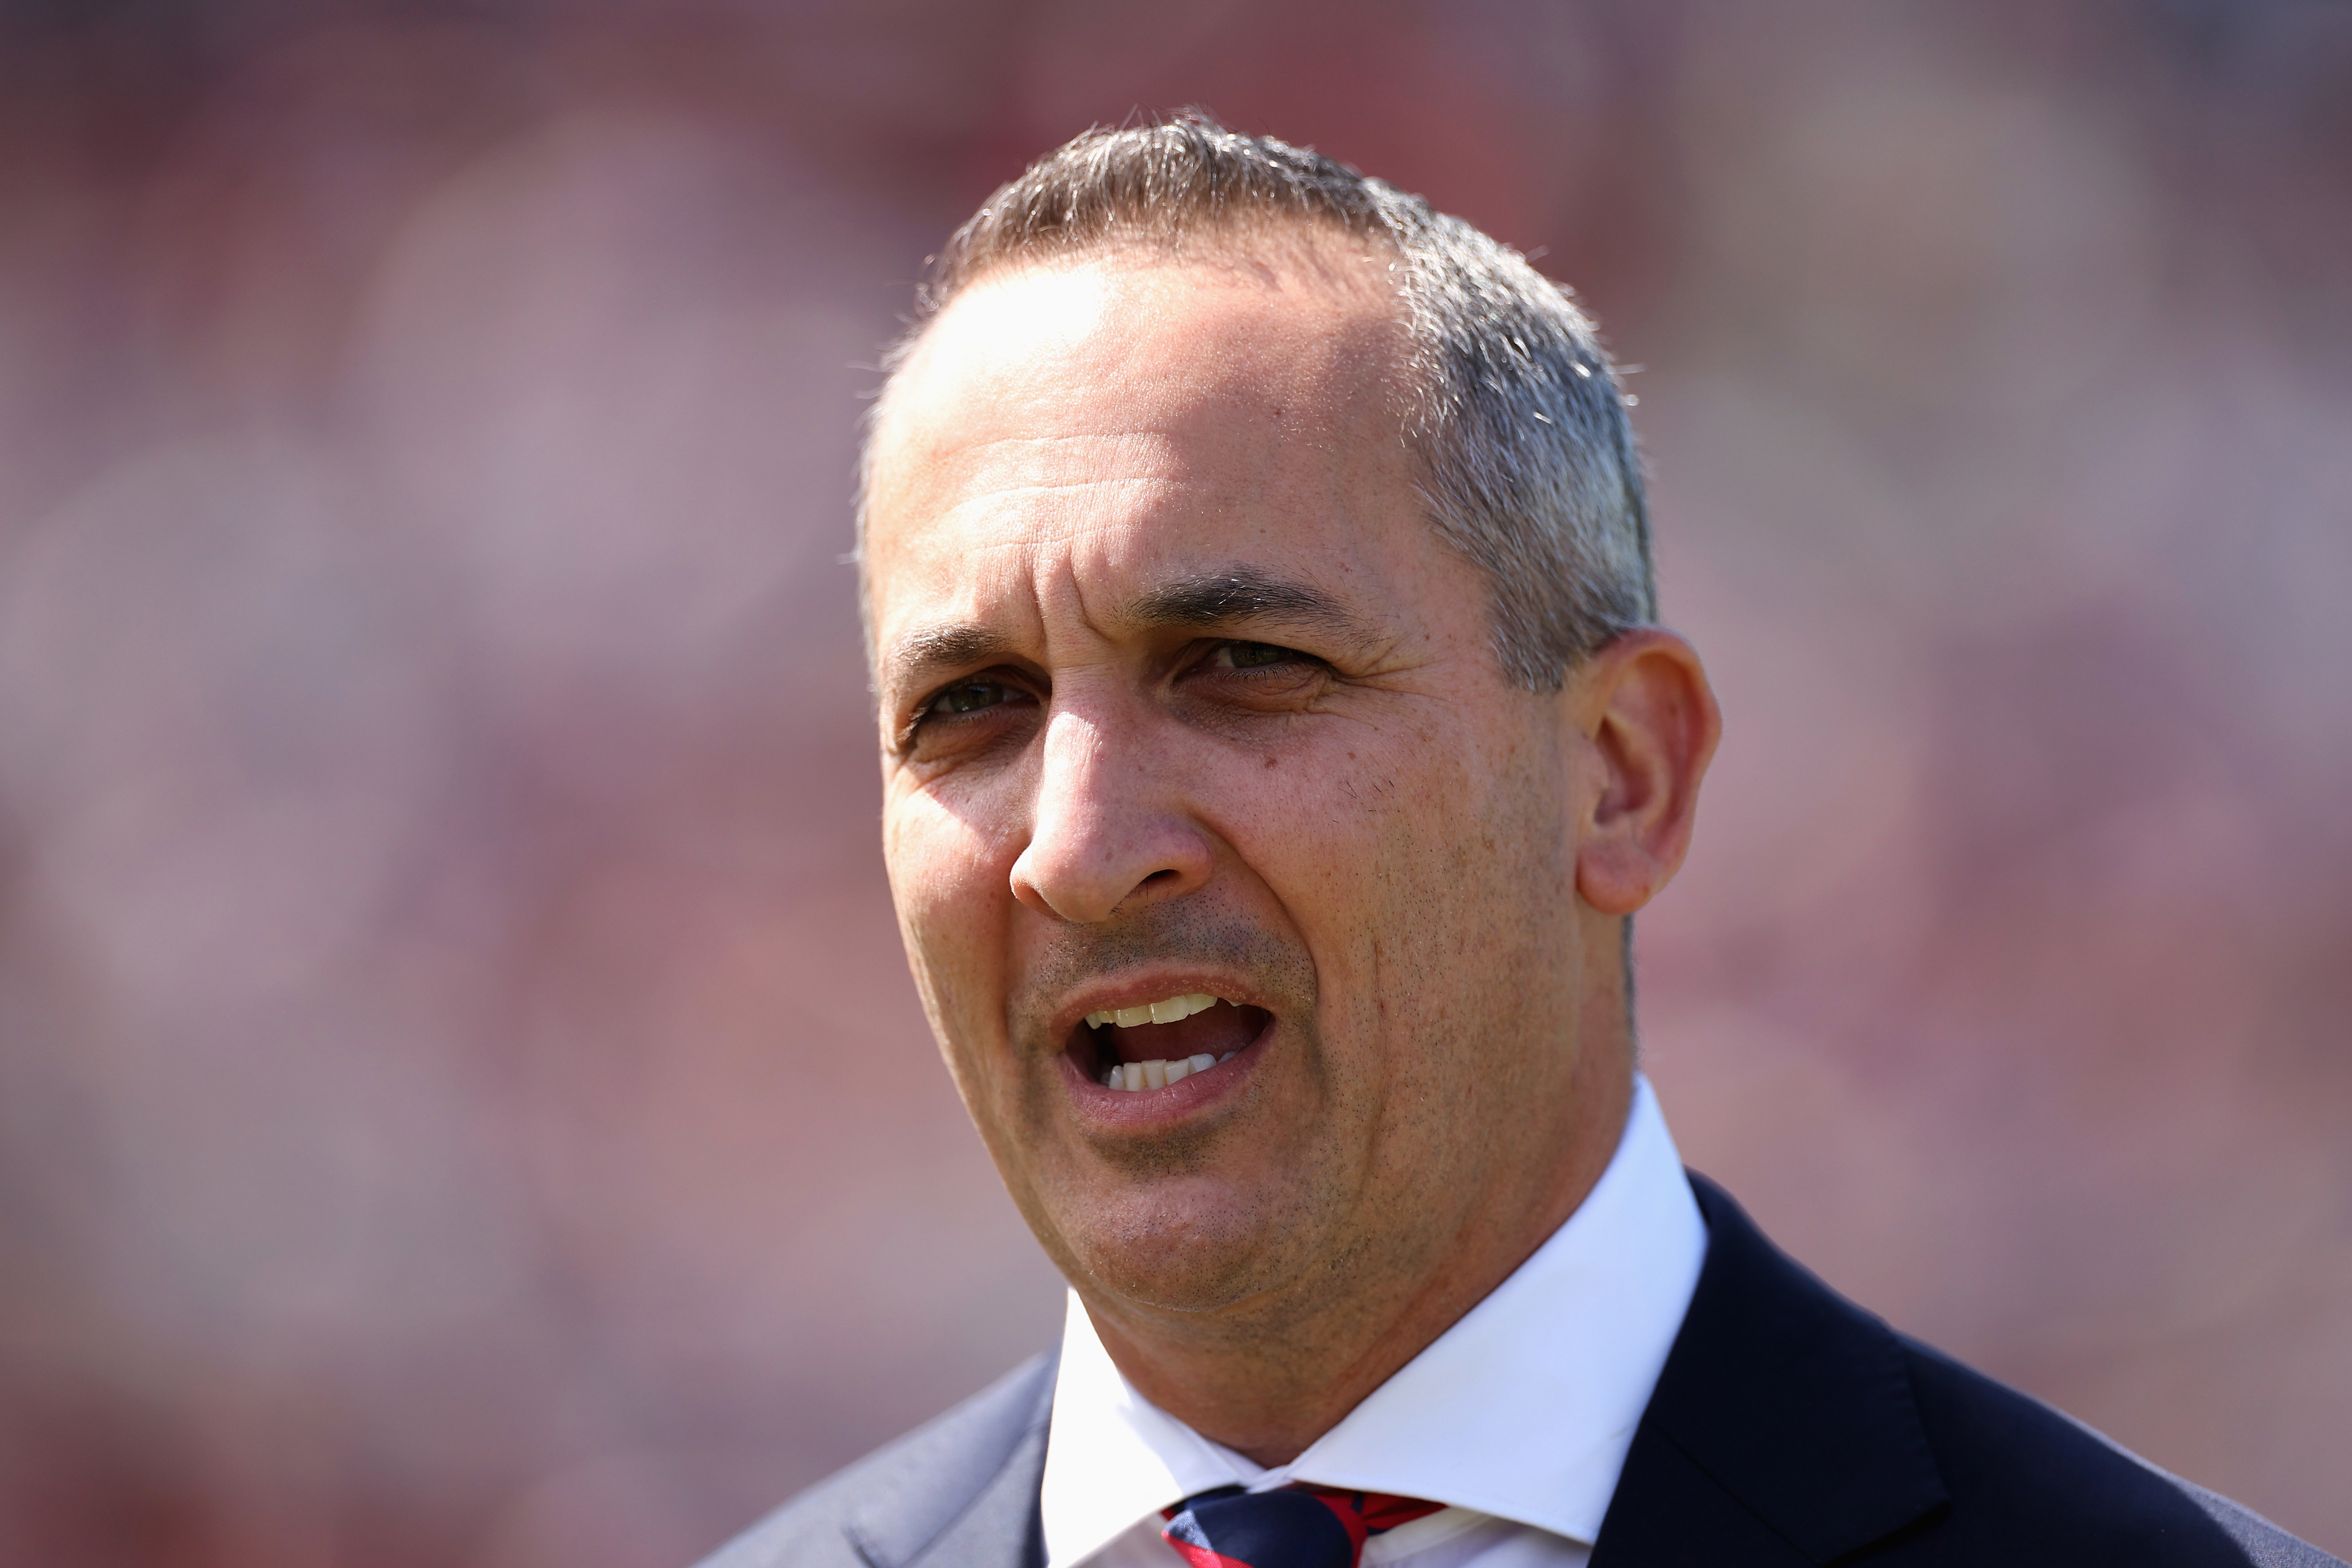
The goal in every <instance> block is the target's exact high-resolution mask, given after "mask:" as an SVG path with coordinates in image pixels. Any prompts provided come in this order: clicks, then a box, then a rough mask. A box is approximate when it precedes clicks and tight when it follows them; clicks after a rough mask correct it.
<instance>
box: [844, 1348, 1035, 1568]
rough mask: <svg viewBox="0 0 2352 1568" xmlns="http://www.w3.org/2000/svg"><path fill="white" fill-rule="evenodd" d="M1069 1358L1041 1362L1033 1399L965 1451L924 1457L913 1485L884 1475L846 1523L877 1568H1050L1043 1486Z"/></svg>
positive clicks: (1012, 1404) (908, 1471)
mask: <svg viewBox="0 0 2352 1568" xmlns="http://www.w3.org/2000/svg"><path fill="white" fill-rule="evenodd" d="M1059 1361H1060V1358H1059V1357H1058V1356H1045V1357H1041V1358H1039V1359H1038V1360H1037V1361H1036V1362H1034V1363H1031V1364H1030V1365H1029V1366H1027V1367H1024V1368H1023V1369H1022V1371H1021V1373H1017V1374H1015V1375H1016V1376H1018V1377H1023V1378H1025V1379H1026V1380H1027V1381H1028V1383H1029V1387H1028V1388H1027V1389H1025V1390H1024V1391H1023V1392H1024V1394H1025V1395H1026V1397H1024V1398H1020V1399H1016V1400H1013V1401H1008V1402H1007V1404H1006V1405H1005V1407H1004V1409H1003V1418H1002V1419H1001V1420H999V1421H997V1422H993V1423H991V1424H990V1426H989V1427H988V1428H987V1429H985V1430H982V1431H977V1432H974V1433H972V1434H970V1435H969V1436H966V1438H965V1440H964V1441H963V1442H961V1443H960V1444H959V1445H958V1451H957V1452H956V1453H954V1454H941V1453H937V1452H931V1451H928V1450H927V1451H924V1452H923V1453H921V1454H920V1456H919V1460H917V1461H916V1462H912V1463H909V1464H908V1466H907V1467H906V1468H905V1475H904V1477H903V1483H904V1484H903V1486H900V1485H894V1484H892V1483H893V1479H894V1478H882V1477H877V1479H876V1481H875V1483H874V1485H873V1487H872V1489H871V1490H869V1492H868V1493H867V1495H866V1497H865V1498H864V1499H863V1500H861V1501H860V1503H859V1505H858V1507H857V1509H856V1512H855V1513H853V1514H852V1515H851V1516H850V1518H849V1519H848V1520H847V1521H845V1523H844V1525H843V1529H844V1530H845V1531H846V1532H847V1534H848V1536H849V1542H850V1544H851V1545H852V1546H853V1547H855V1548H856V1552H857V1555H858V1556H859V1557H860V1558H861V1559H863V1560H864V1561H865V1563H866V1564H867V1565H868V1568H1045V1534H1044V1529H1043V1525H1042V1522H1041V1521H1040V1520H1039V1518H1038V1513H1037V1489H1038V1484H1039V1482H1040V1481H1041V1480H1042V1479H1044V1477H1045V1433H1046V1425H1047V1422H1048V1420H1049V1419H1050V1418H1051V1416H1052V1415H1053V1411H1054V1374H1055V1371H1056V1369H1057V1365H1058V1363H1059ZM948 1469H952V1471H953V1472H954V1474H953V1476H952V1477H943V1475H942V1471H943V1470H948Z"/></svg>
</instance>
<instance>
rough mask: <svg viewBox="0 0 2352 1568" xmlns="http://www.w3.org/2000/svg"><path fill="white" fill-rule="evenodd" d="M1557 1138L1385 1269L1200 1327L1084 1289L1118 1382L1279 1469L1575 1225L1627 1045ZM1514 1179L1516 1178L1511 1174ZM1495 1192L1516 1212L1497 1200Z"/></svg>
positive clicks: (1340, 1272)
mask: <svg viewBox="0 0 2352 1568" xmlns="http://www.w3.org/2000/svg"><path fill="white" fill-rule="evenodd" d="M1567 1097H1568V1098H1567V1104H1566V1108H1565V1114H1564V1121H1565V1123H1566V1132H1567V1135H1566V1136H1564V1137H1561V1138H1559V1139H1558V1140H1557V1141H1556V1142H1551V1143H1550V1144H1549V1148H1550V1149H1551V1150H1553V1151H1557V1153H1556V1154H1554V1155H1553V1156H1552V1158H1551V1159H1550V1161H1549V1164H1547V1165H1546V1166H1544V1167H1542V1168H1541V1169H1540V1170H1539V1171H1538V1178H1537V1179H1534V1180H1529V1181H1525V1182H1518V1181H1501V1182H1496V1183H1492V1184H1486V1186H1484V1187H1483V1188H1482V1190H1481V1191H1479V1192H1478V1193H1476V1194H1465V1198H1466V1199H1467V1200H1468V1201H1465V1204H1464V1205H1463V1207H1462V1210H1461V1214H1460V1224H1459V1226H1458V1227H1455V1228H1454V1229H1453V1231H1452V1234H1451V1235H1448V1236H1444V1237H1440V1238H1439V1239H1438V1240H1437V1241H1435V1242H1434V1243H1433V1245H1431V1246H1429V1247H1425V1248H1423V1249H1421V1251H1420V1253H1419V1256H1418V1257H1417V1258H1413V1259H1409V1260H1406V1266H1405V1267H1403V1268H1397V1267H1396V1263H1397V1261H1398V1260H1397V1259H1396V1258H1394V1256H1393V1253H1392V1252H1391V1254H1390V1255H1389V1256H1388V1257H1386V1258H1383V1260H1382V1263H1381V1266H1380V1267H1379V1268H1373V1267H1370V1266H1369V1265H1367V1264H1365V1263H1364V1261H1363V1259H1364V1258H1365V1257H1366V1255H1367V1249H1364V1248H1360V1247H1358V1248H1347V1249H1342V1251H1343V1253H1344V1254H1345V1256H1344V1257H1343V1258H1342V1260H1341V1261H1340V1262H1339V1263H1338V1264H1336V1265H1335V1266H1334V1267H1333V1268H1331V1269H1329V1270H1328V1271H1327V1272H1325V1273H1324V1274H1322V1275H1321V1276H1320V1277H1319V1278H1318V1279H1305V1280H1300V1281H1297V1282H1296V1283H1295V1284H1294V1285H1292V1286H1290V1287H1288V1288H1286V1289H1282V1290H1277V1291H1269V1292H1266V1293H1265V1295H1263V1296H1260V1297H1256V1298H1253V1299H1251V1300H1246V1301H1242V1302H1237V1303H1234V1305H1233V1306H1231V1307H1229V1308H1226V1309H1223V1310H1219V1311H1216V1312H1212V1313H1184V1314H1174V1313H1167V1312H1160V1311H1154V1310H1149V1309H1142V1308H1139V1307H1138V1306H1136V1305H1135V1304H1134V1303H1131V1302H1127V1301H1122V1300H1116V1299H1102V1300H1097V1292H1095V1291H1092V1290H1088V1289H1085V1288H1083V1287H1082V1288H1081V1300H1084V1301H1085V1303H1086V1306H1087V1315H1088V1316H1089V1318H1090V1319H1091V1320H1092V1321H1093V1323H1094V1327H1095V1332H1096V1333H1097V1336H1099V1337H1100V1339H1101V1341H1102V1343H1103V1348H1104V1349H1105V1350H1106V1351H1108V1352H1109V1354H1110V1358H1111V1360H1112V1361H1113V1362H1114V1363H1117V1365H1118V1369H1119V1371H1120V1373H1122V1374H1124V1375H1125V1377H1126V1378H1127V1380H1128V1382H1129V1384H1133V1385H1134V1387H1135V1389H1136V1392H1138V1393H1139V1394H1142V1395H1143V1396H1144V1397H1145V1398H1146V1399H1148V1400H1150V1402H1151V1403H1152V1404H1154V1405H1158V1406H1159V1407H1160V1409H1162V1410H1164V1411H1166V1412H1168V1414H1170V1415H1173V1416H1175V1417H1176V1418H1177V1419H1178V1420H1180V1421H1181V1422H1183V1423H1184V1424H1185V1425H1186V1426H1190V1427H1192V1429H1193V1430H1194V1431H1196V1432H1198V1433H1200V1434H1201V1435H1202V1436H1205V1437H1208V1438H1210V1439H1212V1440H1213V1441H1214V1442H1217V1443H1220V1444H1223V1446H1224V1447H1228V1448H1231V1449H1233V1450H1234V1451H1235V1452H1236V1453H1240V1454H1243V1455H1245V1456H1247V1457H1248V1458H1251V1459H1253V1460H1255V1462H1256V1463H1258V1464H1261V1465H1265V1466H1268V1467H1272V1466H1276V1465H1281V1464H1286V1463H1288V1462H1289V1461H1290V1460H1292V1459H1295V1458H1297V1457H1298V1456H1299V1455H1300V1454H1301V1453H1303V1452H1304V1451H1305V1450H1306V1448H1307V1446H1308V1445H1309V1444H1311V1443H1313V1442H1314V1441H1315V1440H1316V1439H1317V1438H1318V1437H1320V1436H1322V1435H1323V1434H1324V1433H1326V1432H1328V1431H1329V1430H1330V1429H1331V1428H1332V1427H1334V1426H1338V1425H1339V1422H1340V1420H1341V1419H1342V1418H1343V1417H1345V1416H1346V1415H1347V1414H1348V1413H1349V1411H1350V1410H1353V1409H1354V1408H1355V1407H1356V1406H1357V1405H1359V1404H1360V1403H1362V1401H1363V1400H1364V1398H1365V1396H1366V1395H1368V1394H1370V1393H1371V1392H1372V1391H1373V1390H1374V1389H1376V1388H1378V1387H1380V1385H1381V1384H1383V1383H1386V1382H1387V1381H1388V1380H1389V1379H1390V1378H1391V1376H1393V1375H1394V1374H1395V1373H1396V1372H1397V1371H1398V1370H1399V1369H1400V1368H1402V1366H1403V1365H1404V1364H1405V1363H1407V1362H1410V1361H1411V1360H1412V1358H1413V1357H1415V1356H1417V1355H1419V1354H1420V1353H1421V1352H1423V1350H1424V1349H1426V1348H1427V1347H1428V1346H1429V1345H1430V1344H1431V1343H1432V1342H1433V1341H1435V1340H1436V1339H1437V1337H1438V1336H1439V1335H1441V1334H1443V1333H1444V1332H1445V1331H1446V1330H1448V1329H1450V1328H1452V1327H1453V1326H1454V1324H1455V1323H1456V1322H1458V1321H1461V1319H1462V1317H1463V1315H1464V1314H1465V1313H1466V1312H1468V1311H1469V1310H1470V1309H1471V1308H1473V1307H1475V1306H1476V1305H1477V1304H1478V1303H1479V1302H1480V1301H1482V1300H1485V1299H1486V1296H1487V1295H1488V1293H1489V1292H1491V1291H1492V1290H1493V1289H1495V1288H1496V1286H1497V1285H1500V1284H1501V1283H1502V1282H1503V1281H1504V1280H1505V1279H1508V1278H1509V1277H1510V1276H1511V1274H1512V1273H1513V1272H1514V1271H1515V1270H1516V1269H1517V1268H1518V1267H1519V1265H1520V1264H1522V1263H1524V1262H1526V1261H1527V1260H1528V1257H1529V1256H1530V1255H1531V1254H1533V1253H1534V1251H1535V1250H1536V1248H1538V1247H1541V1246H1542V1245H1543V1244H1544V1243H1545V1242H1546V1241H1547V1240H1549V1238H1550V1237H1551V1234H1552V1233H1553V1232H1554V1231H1556V1230H1558V1229H1559V1227H1560V1226H1561V1225H1562V1224H1563V1223H1565V1222H1566V1220H1567V1219H1568V1217H1569V1215H1572V1214H1574V1213H1575V1212H1576V1210H1577V1208H1578V1206H1579V1205H1581V1204H1582V1203H1583V1202H1584V1199H1585V1196H1586V1194H1589V1193H1591V1191H1592V1188H1593V1186H1594V1184H1596V1183H1598V1182H1599V1181H1600V1180H1601V1173H1602V1172H1604V1171H1605V1170H1607V1169H1608V1166H1609V1162H1610V1160H1611V1159H1612V1157H1613V1156H1614V1155H1615V1153H1616V1152H1617V1144H1618V1141H1619V1139H1620V1138H1621V1137H1622V1135H1623V1132H1624V1129H1625V1120H1626V1116H1627V1114H1628V1112H1629V1110H1630V1109H1631V1106H1632V1100H1633V1053H1632V1050H1631V1048H1630V1045H1628V1046H1623V1047H1615V1048H1603V1049H1600V1050H1590V1051H1586V1052H1584V1053H1582V1054H1581V1058H1580V1061H1579V1063H1578V1065H1577V1068H1576V1071H1575V1073H1574V1075H1573V1076H1572V1079H1571V1080H1570V1084H1569V1085H1568V1087H1567ZM1520 1168H1521V1169H1525V1168H1526V1167H1524V1166H1522V1167H1520ZM1506 1192H1516V1193H1517V1194H1522V1195H1521V1196H1520V1198H1519V1201H1517V1202H1516V1203H1514V1202H1508V1201H1499V1200H1501V1199H1502V1198H1503V1196H1504V1194H1505V1193H1506Z"/></svg>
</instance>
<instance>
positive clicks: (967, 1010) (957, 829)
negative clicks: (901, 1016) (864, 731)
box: [882, 795, 1010, 1040]
mask: <svg viewBox="0 0 2352 1568" xmlns="http://www.w3.org/2000/svg"><path fill="white" fill-rule="evenodd" d="M882 858H883V863H884V866H885V868H887V872H888V875H889V879H890V896H891V899H892V901H893V902H894V903H895V904H896V905H897V907H898V929H899V933H900V935H901V936H902V937H903V938H904V940H905V942H906V944H907V958H908V963H909V965H910V966H911V967H912V969H913V971H914V976H915V984H916V986H917V988H918V989H919V991H920V992H921V993H922V997H923V1005H924V1007H925V1009H926V1010H927V1011H928V1012H929V1014H930V1016H931V1022H932V1025H933V1026H934V1028H936V1029H938V1030H939V1031H940V1037H941V1038H942V1040H946V1039H948V1038H950V1037H958V1036H967V1035H968V1034H969V1032H970V1031H971V1028H972V1026H973V1025H974V1023H975V1021H976V1018H977V1016H978V1014H977V1013H976V1012H975V1008H976V1006H978V1005H979V1004H981V1003H982V1000H983V999H984V998H986V997H988V996H990V995H993V994H998V993H997V989H996V987H994V986H993V985H992V984H985V983H984V982H986V981H987V980H988V979H989V977H990V976H991V975H992V974H993V973H994V958H993V955H994V954H997V953H1000V952H1002V951H1003V921H1004V920H1005V914H1006V910H1005V906H1006V905H1007V904H1008V903H1009V901H1010V895H1009V893H1008V892H1007V890H1006V889H1007V888H1008V886H1009V874H1010V873H1009V867H1008V864H1006V863H1004V862H1005V858H1004V856H1003V854H1002V853H1001V852H1000V848H999V846H998V845H997V843H996V842H995V841H994V840H993V839H992V837H991V836H990V835H988V834H986V833H984V832H982V831H980V830H979V829H977V828H976V827H975V826H973V825H972V824H971V822H969V821H966V820H964V819H963V818H961V817H959V816H956V815H955V814H953V813H951V812H949V811H946V810H944V809H942V808H941V807H940V805H938V804H937V803H936V802H934V801H932V800H930V799H929V798H927V797H924V796H920V795H917V796H912V797H909V798H907V799H903V800H894V801H892V802H891V803H890V804H889V805H887V807H886V808H885V810H884V813H883V826H882Z"/></svg>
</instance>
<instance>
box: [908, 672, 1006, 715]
mask: <svg viewBox="0 0 2352 1568" xmlns="http://www.w3.org/2000/svg"><path fill="white" fill-rule="evenodd" d="M1014 695H1015V693H1014V692H1013V689H1012V688H1010V687H1008V686H1006V685H1005V684H1004V683H1003V681H998V680H966V681H962V682H960V683H959V684H957V685H954V686H950V687H949V688H948V689H946V690H944V691H942V692H940V693H939V694H938V695H937V696H935V697H933V698H932V699H931V700H929V702H926V703H924V704H923V710H922V712H921V714H919V715H918V717H919V718H929V716H930V715H932V714H934V713H982V712H985V711H987V710H989V709H991V708H1000V707H1003V705H1004V704H1005V703H1006V702H1008V701H1010V700H1012V699H1013V697H1014Z"/></svg>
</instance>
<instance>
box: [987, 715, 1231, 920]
mask: <svg viewBox="0 0 2352 1568" xmlns="http://www.w3.org/2000/svg"><path fill="white" fill-rule="evenodd" d="M1212 860H1213V850H1212V848H1211V847H1210V842H1209V839H1208V837H1207V835H1206V833H1205V832H1204V831H1203V829H1202V827H1201V826H1200V825H1199V824H1198V823H1196V822H1194V821H1193V820H1192V817H1191V816H1189V815H1188V814H1187V813H1186V812H1184V811H1183V810H1182V809H1181V791H1180V789H1179V786H1178V785H1177V784H1176V782H1175V779H1174V778H1173V776H1172V774H1171V770H1170V769H1168V768H1166V767H1164V766H1160V765H1158V759H1156V758H1155V757H1154V756H1153V755H1152V752H1151V747H1150V744H1149V742H1148V740H1147V738H1146V737H1145V735H1144V734H1143V733H1141V732H1140V730H1139V728H1138V727H1132V726H1111V725H1108V724H1107V723H1106V722H1105V721H1103V719H1102V717H1101V716H1092V717H1090V716H1088V715H1086V714H1082V713H1079V712H1074V711H1070V710H1061V711H1057V712H1055V714H1054V715H1053V717H1052V718H1051V719H1049V720H1048V721H1047V722H1046V726H1045V737H1044V746H1043V756H1042V759H1041V761H1040V763H1039V771H1038V777H1037V785H1036V795H1035V798H1034V802H1033V805H1032V815H1031V820H1030V830H1029V843H1028V845H1027V847H1024V849H1023V850H1022V851H1021V855H1020V858H1018V859H1016V860H1014V861H1013V897H1014V898H1016V899H1018V900H1021V901H1022V902H1023V903H1024V904H1026V905H1028V906H1029V907H1030V908H1031V909H1033V910H1037V911H1038V912H1039V913H1040V914H1047V915H1053V916H1055V917H1056V918H1058V919H1061V920H1066V921H1076V922H1078V923H1081V924H1088V923H1092V922H1094V921H1104V920H1108V919H1109V918H1110V917H1111V915H1112V913H1113V912H1114V911H1116V910H1119V909H1120V908H1121V907H1123V906H1132V905H1134V904H1135V903H1137V902H1138V901H1139V900H1148V901H1153V902H1156V901H1159V900H1163V899H1171V898H1179V897H1181V896H1182V895H1183V894H1185V893H1188V892H1191V891H1192V889H1195V888H1198V887H1201V886H1202V885H1203V884H1204V883H1206V882H1207V881H1208V879H1209V870H1210V866H1211V863H1212Z"/></svg>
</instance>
